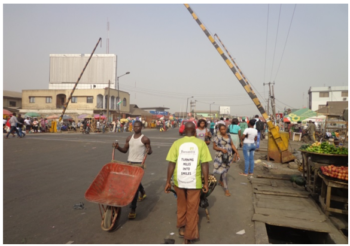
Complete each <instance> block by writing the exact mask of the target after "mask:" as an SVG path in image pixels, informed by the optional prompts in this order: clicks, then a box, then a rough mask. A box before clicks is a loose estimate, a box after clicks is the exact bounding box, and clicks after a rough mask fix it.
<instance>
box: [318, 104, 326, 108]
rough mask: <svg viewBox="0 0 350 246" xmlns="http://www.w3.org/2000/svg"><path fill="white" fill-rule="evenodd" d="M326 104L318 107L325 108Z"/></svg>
mask: <svg viewBox="0 0 350 246" xmlns="http://www.w3.org/2000/svg"><path fill="white" fill-rule="evenodd" d="M325 107H326V105H318V109H321V108H325Z"/></svg>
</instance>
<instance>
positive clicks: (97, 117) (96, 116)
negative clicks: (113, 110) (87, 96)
mask: <svg viewBox="0 0 350 246" xmlns="http://www.w3.org/2000/svg"><path fill="white" fill-rule="evenodd" d="M94 119H106V116H104V115H99V114H95V115H94Z"/></svg>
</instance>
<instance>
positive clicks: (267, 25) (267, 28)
mask: <svg viewBox="0 0 350 246" xmlns="http://www.w3.org/2000/svg"><path fill="white" fill-rule="evenodd" d="M269 10H270V4H268V5H267V20H266V45H265V65H264V78H263V82H264V83H265V75H266V55H267V36H268V33H269Z"/></svg>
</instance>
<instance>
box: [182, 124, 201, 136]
mask: <svg viewBox="0 0 350 246" xmlns="http://www.w3.org/2000/svg"><path fill="white" fill-rule="evenodd" d="M189 121H190V122H193V123H194V125H195V126H196V129H197V121H196V120H183V121H182V122H181V125H180V127H179V135H180V136H182V135H183V134H184V131H185V124H186V123H187V122H189Z"/></svg>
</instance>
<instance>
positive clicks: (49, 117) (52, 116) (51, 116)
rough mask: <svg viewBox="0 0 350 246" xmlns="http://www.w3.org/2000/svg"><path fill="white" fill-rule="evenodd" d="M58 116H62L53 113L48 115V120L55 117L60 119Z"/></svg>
mask: <svg viewBox="0 0 350 246" xmlns="http://www.w3.org/2000/svg"><path fill="white" fill-rule="evenodd" d="M58 118H60V116H58V115H56V114H53V115H50V116H48V117H46V119H48V120H53V119H58Z"/></svg>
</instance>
